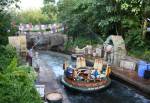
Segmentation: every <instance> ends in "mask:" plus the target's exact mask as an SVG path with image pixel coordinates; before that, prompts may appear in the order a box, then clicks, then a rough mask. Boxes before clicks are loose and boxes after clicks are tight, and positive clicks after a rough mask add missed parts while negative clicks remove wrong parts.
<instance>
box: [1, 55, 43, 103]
mask: <svg viewBox="0 0 150 103" xmlns="http://www.w3.org/2000/svg"><path fill="white" fill-rule="evenodd" d="M32 75H33V70H32V68H30V67H26V66H21V67H18V66H17V59H16V58H14V59H13V60H12V62H11V64H10V65H9V66H8V67H7V68H5V69H4V70H3V71H2V72H1V73H0V97H1V99H0V103H10V102H12V103H42V101H41V99H40V97H39V94H38V93H37V91H36V89H35V86H34V80H35V78H34V77H33V76H32Z"/></svg>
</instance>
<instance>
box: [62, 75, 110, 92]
mask: <svg viewBox="0 0 150 103" xmlns="http://www.w3.org/2000/svg"><path fill="white" fill-rule="evenodd" d="M61 82H62V83H63V85H64V86H65V87H68V88H71V89H74V90H77V91H82V92H94V91H99V90H102V89H104V88H107V87H108V86H109V85H110V84H111V79H110V78H107V79H106V80H104V81H99V82H98V81H97V82H93V83H92V82H76V81H72V80H69V79H67V78H65V77H64V76H62V78H61Z"/></svg>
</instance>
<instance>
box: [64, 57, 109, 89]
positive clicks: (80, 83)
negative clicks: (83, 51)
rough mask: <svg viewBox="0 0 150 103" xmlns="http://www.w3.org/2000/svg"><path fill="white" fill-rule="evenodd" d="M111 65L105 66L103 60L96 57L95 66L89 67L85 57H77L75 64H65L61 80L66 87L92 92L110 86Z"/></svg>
mask: <svg viewBox="0 0 150 103" xmlns="http://www.w3.org/2000/svg"><path fill="white" fill-rule="evenodd" d="M110 72H111V69H110V66H109V65H107V67H106V68H105V67H103V62H102V61H101V60H98V59H96V60H95V63H94V66H93V67H87V66H86V64H85V59H84V58H83V57H81V58H77V63H76V65H75V66H72V65H71V66H68V65H67V64H64V75H63V76H62V78H61V82H62V84H63V85H64V86H65V87H68V88H71V89H74V90H78V91H82V92H92V91H98V90H101V89H104V88H106V87H108V86H109V85H110V84H111V79H110V78H109V74H110Z"/></svg>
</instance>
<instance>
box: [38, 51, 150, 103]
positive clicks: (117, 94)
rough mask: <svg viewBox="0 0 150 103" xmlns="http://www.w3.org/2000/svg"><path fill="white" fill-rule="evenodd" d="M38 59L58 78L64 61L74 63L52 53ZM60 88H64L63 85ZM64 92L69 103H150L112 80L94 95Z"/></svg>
mask: <svg viewBox="0 0 150 103" xmlns="http://www.w3.org/2000/svg"><path fill="white" fill-rule="evenodd" d="M40 58H41V59H42V60H44V61H45V62H47V64H48V66H50V68H51V69H53V71H54V73H55V75H56V77H58V78H59V76H61V75H63V69H62V65H63V63H64V60H68V61H69V62H70V63H71V64H72V63H74V62H73V61H71V59H70V56H67V55H63V54H58V53H54V52H49V53H40ZM62 88H64V87H63V85H62ZM64 90H65V92H66V94H67V96H68V98H69V100H70V102H71V103H150V99H148V98H146V97H144V96H143V95H141V94H139V92H138V91H137V90H136V89H134V88H130V87H129V86H127V85H125V84H122V83H120V82H119V81H117V80H113V79H112V83H111V86H110V87H109V88H108V89H106V90H103V91H99V92H96V93H88V94H87V93H81V92H76V91H71V90H69V89H67V88H64Z"/></svg>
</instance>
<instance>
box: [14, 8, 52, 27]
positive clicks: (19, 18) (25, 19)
mask: <svg viewBox="0 0 150 103" xmlns="http://www.w3.org/2000/svg"><path fill="white" fill-rule="evenodd" d="M14 20H15V21H16V23H17V24H20V23H23V24H29V23H32V24H33V25H35V24H48V23H51V22H52V21H51V19H49V17H48V16H47V15H45V14H43V13H42V11H41V10H40V9H29V10H26V11H21V12H18V13H16V16H15V17H14Z"/></svg>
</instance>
